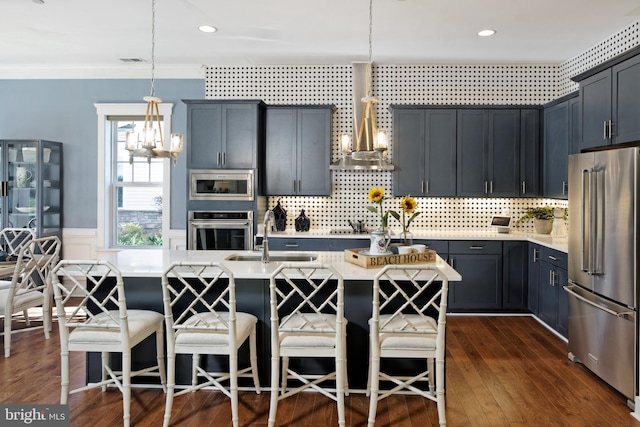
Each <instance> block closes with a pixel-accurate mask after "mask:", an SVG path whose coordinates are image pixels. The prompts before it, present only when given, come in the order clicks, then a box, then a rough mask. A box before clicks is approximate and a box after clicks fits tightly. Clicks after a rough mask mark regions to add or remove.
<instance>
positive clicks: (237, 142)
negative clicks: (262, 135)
mask: <svg viewBox="0 0 640 427" xmlns="http://www.w3.org/2000/svg"><path fill="white" fill-rule="evenodd" d="M257 141H258V105H257V104H229V105H224V106H223V111H222V161H221V167H223V168H236V169H253V168H255V167H257V155H256V153H257V148H258V147H257V145H258V143H257Z"/></svg>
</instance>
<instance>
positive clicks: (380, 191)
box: [369, 187, 384, 203]
mask: <svg viewBox="0 0 640 427" xmlns="http://www.w3.org/2000/svg"><path fill="white" fill-rule="evenodd" d="M383 199H384V188H380V187H372V188H371V190H369V200H371V201H372V202H373V203H380V202H381V201H382V200H383Z"/></svg>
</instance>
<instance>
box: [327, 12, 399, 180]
mask: <svg viewBox="0 0 640 427" xmlns="http://www.w3.org/2000/svg"><path fill="white" fill-rule="evenodd" d="M372 53H373V0H369V60H368V62H354V63H353V96H354V99H353V129H354V135H355V137H353V138H352V136H351V134H350V133H345V134H342V135H341V137H340V148H341V149H342V152H343V153H344V157H343V158H341V159H340V160H338V161H337V162H335V163H332V164H331V166H330V169H333V170H341V169H342V170H387V171H390V170H393V169H394V167H393V165H392V164H391V163H389V162H388V160H387V158H386V151H387V150H388V148H389V138H388V135H387V131H386V130H383V129H378V127H377V126H376V106H375V105H376V104H377V103H378V102H379V100H378V98H376V97H375V96H373V71H372V65H373V62H372ZM362 88H364V92H363V91H362ZM363 95H364V96H363ZM359 115H361V119H360V121H358V116H359ZM354 139H355V141H354ZM354 142H355V146H356V147H355V150H354V149H353V144H354Z"/></svg>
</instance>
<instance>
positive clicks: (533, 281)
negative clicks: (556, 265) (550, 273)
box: [527, 243, 540, 316]
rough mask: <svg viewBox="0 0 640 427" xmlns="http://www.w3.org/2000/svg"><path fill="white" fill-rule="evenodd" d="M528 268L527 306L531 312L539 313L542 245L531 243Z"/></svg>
mask: <svg viewBox="0 0 640 427" xmlns="http://www.w3.org/2000/svg"><path fill="white" fill-rule="evenodd" d="M528 261H529V265H528V268H527V270H528V271H527V275H528V279H527V282H528V294H529V297H528V298H527V307H528V309H529V311H530V312H531V313H533V314H534V315H536V316H537V315H538V289H539V288H540V245H538V244H536V243H529V249H528Z"/></svg>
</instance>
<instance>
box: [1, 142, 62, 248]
mask: <svg viewBox="0 0 640 427" xmlns="http://www.w3.org/2000/svg"><path fill="white" fill-rule="evenodd" d="M0 178H1V179H2V181H1V187H0V196H1V197H0V199H1V200H0V209H1V214H0V228H5V227H15V228H25V227H26V228H32V229H34V230H35V232H36V235H37V236H38V237H47V236H58V237H59V238H62V144H61V143H59V142H53V141H44V140H0Z"/></svg>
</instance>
